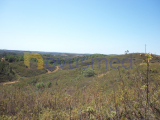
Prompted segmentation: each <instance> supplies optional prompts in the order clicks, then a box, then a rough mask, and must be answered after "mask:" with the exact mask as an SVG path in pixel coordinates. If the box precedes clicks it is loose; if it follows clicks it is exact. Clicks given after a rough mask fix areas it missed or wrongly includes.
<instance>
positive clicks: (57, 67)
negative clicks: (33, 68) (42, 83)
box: [47, 66, 59, 73]
mask: <svg viewBox="0 0 160 120" xmlns="http://www.w3.org/2000/svg"><path fill="white" fill-rule="evenodd" d="M58 69H59V66H56V69H55V70H54V71H50V70H48V69H47V71H48V72H47V73H53V72H57V70H58Z"/></svg>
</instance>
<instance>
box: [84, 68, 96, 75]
mask: <svg viewBox="0 0 160 120" xmlns="http://www.w3.org/2000/svg"><path fill="white" fill-rule="evenodd" d="M94 75H95V72H94V70H93V69H91V68H88V69H85V70H84V71H83V76H84V77H92V76H94Z"/></svg>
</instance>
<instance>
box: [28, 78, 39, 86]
mask: <svg viewBox="0 0 160 120" xmlns="http://www.w3.org/2000/svg"><path fill="white" fill-rule="evenodd" d="M37 81H38V80H37V79H33V80H30V81H28V84H33V85H35V84H36V83H37Z"/></svg>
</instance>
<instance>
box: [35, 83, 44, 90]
mask: <svg viewBox="0 0 160 120" xmlns="http://www.w3.org/2000/svg"><path fill="white" fill-rule="evenodd" d="M36 88H37V89H43V88H45V85H44V83H43V82H40V83H37V84H36Z"/></svg>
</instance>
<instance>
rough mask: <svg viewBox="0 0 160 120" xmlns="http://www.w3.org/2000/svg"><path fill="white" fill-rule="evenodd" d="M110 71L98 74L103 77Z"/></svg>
mask: <svg viewBox="0 0 160 120" xmlns="http://www.w3.org/2000/svg"><path fill="white" fill-rule="evenodd" d="M107 73H108V72H106V73H102V74H98V75H97V77H103V76H104V75H106V74H107Z"/></svg>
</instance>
